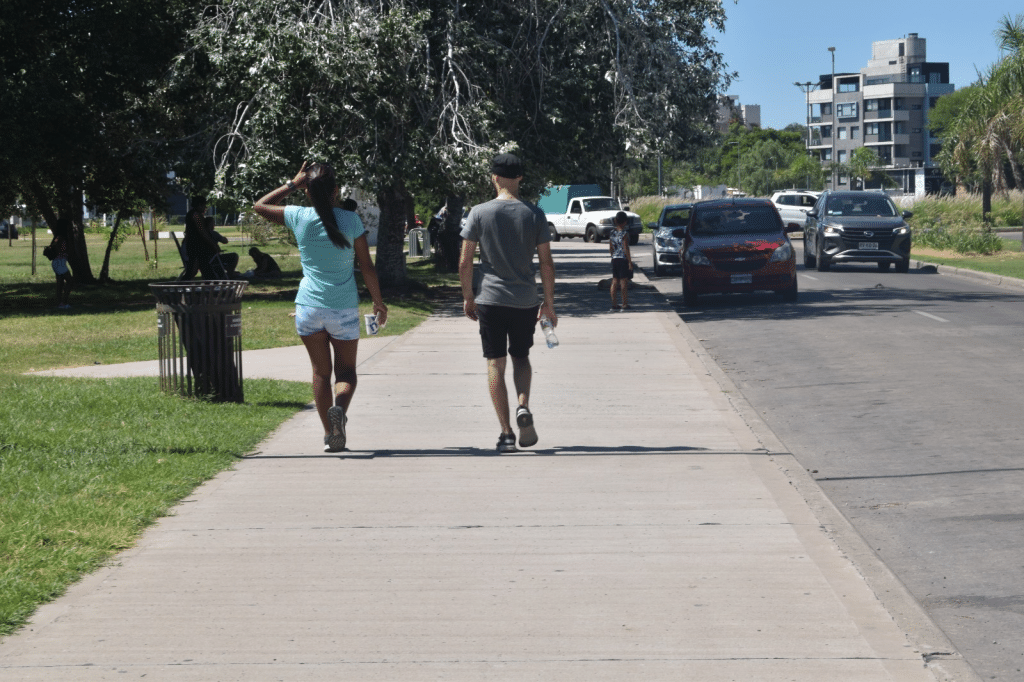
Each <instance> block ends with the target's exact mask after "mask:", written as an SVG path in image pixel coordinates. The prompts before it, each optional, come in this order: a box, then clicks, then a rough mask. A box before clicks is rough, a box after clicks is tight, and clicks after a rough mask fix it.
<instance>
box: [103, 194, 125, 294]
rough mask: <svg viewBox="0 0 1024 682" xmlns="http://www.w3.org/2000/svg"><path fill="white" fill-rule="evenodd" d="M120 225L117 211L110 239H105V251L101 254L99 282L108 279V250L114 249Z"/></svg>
mask: <svg viewBox="0 0 1024 682" xmlns="http://www.w3.org/2000/svg"><path fill="white" fill-rule="evenodd" d="M120 227H121V212H120V211H118V213H117V218H115V219H114V228H113V229H112V230H110V239H108V240H107V252H106V253H105V254H103V267H102V268H100V279H99V282H100V284H106V283H107V282H109V281H110V252H111V251H112V250H113V249H114V240H115V239H117V231H118V229H120Z"/></svg>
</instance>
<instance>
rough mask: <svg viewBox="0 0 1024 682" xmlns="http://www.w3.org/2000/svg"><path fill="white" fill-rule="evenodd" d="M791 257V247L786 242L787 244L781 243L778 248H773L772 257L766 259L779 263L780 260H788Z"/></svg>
mask: <svg viewBox="0 0 1024 682" xmlns="http://www.w3.org/2000/svg"><path fill="white" fill-rule="evenodd" d="M792 257H793V247H792V246H790V245H789V244H788V243H787V244H783V245H782V246H780V247H779V248H777V249H775V252H774V253H772V257H771V258H769V259H768V262H769V263H781V262H782V261H787V260H789V259H790V258H792Z"/></svg>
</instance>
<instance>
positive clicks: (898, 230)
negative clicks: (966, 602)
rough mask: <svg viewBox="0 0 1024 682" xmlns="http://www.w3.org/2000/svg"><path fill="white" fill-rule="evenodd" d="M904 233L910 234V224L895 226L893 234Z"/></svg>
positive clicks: (897, 235)
mask: <svg viewBox="0 0 1024 682" xmlns="http://www.w3.org/2000/svg"><path fill="white" fill-rule="evenodd" d="M903 234H910V226H908V225H900V226H899V227H896V228H893V231H892V236H894V237H899V236H900V235H903Z"/></svg>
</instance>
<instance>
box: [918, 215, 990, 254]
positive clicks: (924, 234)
mask: <svg viewBox="0 0 1024 682" xmlns="http://www.w3.org/2000/svg"><path fill="white" fill-rule="evenodd" d="M916 217H917V216H915V218H916ZM914 245H915V246H924V247H930V248H933V249H940V250H943V251H955V252H957V253H961V254H968V253H977V254H990V253H996V252H998V251H1001V250H1002V249H1003V240H1002V238H1001V237H1000V236H999V235H998V234H996V233H995V232H991V231H988V230H985V229H983V228H982V227H980V226H974V225H966V224H964V223H956V224H953V225H943V224H942V221H941V219H939V220H938V221H937V222H936V223H934V224H932V225H930V226H927V227H920V228H919V227H915V229H914Z"/></svg>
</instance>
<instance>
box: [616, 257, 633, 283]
mask: <svg viewBox="0 0 1024 682" xmlns="http://www.w3.org/2000/svg"><path fill="white" fill-rule="evenodd" d="M612 279H629V261H628V260H626V259H625V258H612Z"/></svg>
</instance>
